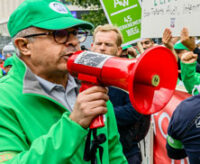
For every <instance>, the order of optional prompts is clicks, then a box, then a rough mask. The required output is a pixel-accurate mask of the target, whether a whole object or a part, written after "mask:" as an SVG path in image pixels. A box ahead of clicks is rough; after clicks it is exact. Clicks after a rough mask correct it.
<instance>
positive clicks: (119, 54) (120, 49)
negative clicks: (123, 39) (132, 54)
mask: <svg viewBox="0 0 200 164" xmlns="http://www.w3.org/2000/svg"><path fill="white" fill-rule="evenodd" d="M121 54H122V47H121V46H119V47H118V51H117V56H118V57H120V56H121Z"/></svg>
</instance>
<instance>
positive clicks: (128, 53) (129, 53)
mask: <svg viewBox="0 0 200 164" xmlns="http://www.w3.org/2000/svg"><path fill="white" fill-rule="evenodd" d="M138 54H139V52H138V51H137V49H135V48H133V46H132V45H127V46H123V47H122V53H121V55H120V57H124V58H129V59H132V58H136V57H137V55H138Z"/></svg>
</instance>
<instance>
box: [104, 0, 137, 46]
mask: <svg viewBox="0 0 200 164" xmlns="http://www.w3.org/2000/svg"><path fill="white" fill-rule="evenodd" d="M100 2H101V5H102V7H103V9H104V12H105V14H106V17H107V19H108V22H109V23H110V24H113V25H115V26H117V27H118V28H119V30H120V31H121V33H122V35H123V39H124V42H123V46H124V45H129V44H131V43H134V42H136V41H137V40H138V39H140V34H141V2H140V0H109V1H108V0H100Z"/></svg>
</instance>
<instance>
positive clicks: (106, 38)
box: [94, 31, 117, 44]
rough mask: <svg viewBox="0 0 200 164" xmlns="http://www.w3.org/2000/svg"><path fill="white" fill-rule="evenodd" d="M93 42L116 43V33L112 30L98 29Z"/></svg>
mask: <svg viewBox="0 0 200 164" xmlns="http://www.w3.org/2000/svg"><path fill="white" fill-rule="evenodd" d="M94 39H95V40H94V42H107V43H115V44H116V43H117V33H116V32H114V31H98V32H97V33H96V35H95V37H94Z"/></svg>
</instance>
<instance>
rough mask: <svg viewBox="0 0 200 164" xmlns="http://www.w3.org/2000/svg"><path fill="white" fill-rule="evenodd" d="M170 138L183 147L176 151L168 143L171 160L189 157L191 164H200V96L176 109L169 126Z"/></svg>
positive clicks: (184, 102)
mask: <svg viewBox="0 0 200 164" xmlns="http://www.w3.org/2000/svg"><path fill="white" fill-rule="evenodd" d="M168 136H170V137H172V138H173V139H174V140H177V141H180V142H181V144H182V145H183V149H180V148H179V149H176V147H173V144H170V142H168V141H167V146H166V148H167V152H168V155H169V157H170V158H174V159H180V158H184V157H186V156H188V158H189V161H190V163H191V164H193V163H200V95H197V96H193V97H190V98H188V99H186V100H184V101H183V102H181V104H180V105H179V106H178V107H177V108H176V109H175V111H174V113H173V115H172V118H171V120H170V123H169V126H168ZM172 143H173V142H172Z"/></svg>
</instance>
